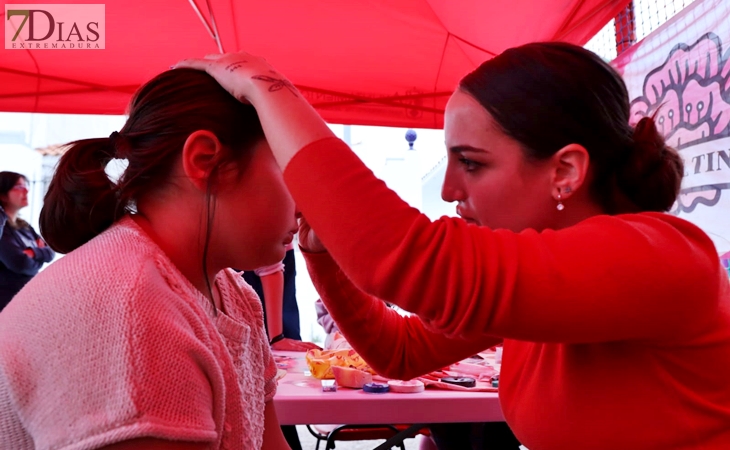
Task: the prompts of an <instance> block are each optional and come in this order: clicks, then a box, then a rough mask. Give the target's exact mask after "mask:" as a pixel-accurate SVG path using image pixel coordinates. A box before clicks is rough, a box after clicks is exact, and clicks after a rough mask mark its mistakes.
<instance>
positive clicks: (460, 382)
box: [441, 377, 477, 388]
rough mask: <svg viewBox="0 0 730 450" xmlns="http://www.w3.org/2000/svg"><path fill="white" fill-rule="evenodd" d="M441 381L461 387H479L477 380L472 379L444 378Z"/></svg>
mask: <svg viewBox="0 0 730 450" xmlns="http://www.w3.org/2000/svg"><path fill="white" fill-rule="evenodd" d="M441 381H442V382H444V383H449V384H455V385H457V386H461V387H468V388H471V387H474V386H476V385H477V380H475V379H474V378H471V377H443V378H441Z"/></svg>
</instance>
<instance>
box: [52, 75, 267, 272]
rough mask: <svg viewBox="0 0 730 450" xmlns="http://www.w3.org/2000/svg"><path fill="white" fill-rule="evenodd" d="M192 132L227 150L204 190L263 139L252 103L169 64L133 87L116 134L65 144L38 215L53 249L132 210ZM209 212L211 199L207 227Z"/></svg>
mask: <svg viewBox="0 0 730 450" xmlns="http://www.w3.org/2000/svg"><path fill="white" fill-rule="evenodd" d="M197 130H208V131H210V132H212V133H213V134H215V135H216V136H217V138H218V139H219V140H220V142H221V144H223V147H224V150H225V151H224V152H222V156H221V158H220V159H219V161H216V164H215V168H216V169H214V170H213V171H212V172H211V173H210V174H209V177H208V192H209V193H210V192H211V189H212V186H214V185H215V179H216V175H217V172H218V168H220V167H221V166H222V165H225V164H227V163H237V164H239V166H238V167H239V168H240V167H241V165H243V164H245V162H246V161H247V157H248V156H249V155H250V153H251V152H249V151H248V150H250V149H251V148H252V147H253V145H254V144H255V143H257V142H259V141H260V140H262V139H264V134H263V130H262V129H261V123H260V122H259V118H258V115H257V114H256V111H255V110H254V108H253V107H252V106H250V105H244V104H242V103H240V102H239V101H237V100H236V99H234V98H233V97H232V96H231V95H230V94H229V93H228V92H226V91H225V90H224V89H223V88H222V87H221V86H220V85H219V84H218V83H217V82H216V81H215V80H214V79H213V78H212V77H211V76H210V75H208V74H206V73H205V72H202V71H198V70H192V69H175V70H170V71H167V72H164V73H162V74H160V75H158V76H157V77H155V78H154V79H152V80H151V81H149V82H148V83H147V84H145V85H144V86H142V87H141V88H140V89H139V90H138V91H137V93H136V94H135V95H134V98H133V99H132V102H131V104H130V107H129V117H128V119H127V122H126V123H125V124H124V127H122V129H121V130H119V132H118V133H116V132H115V133H112V135H111V136H110V137H109V138H98V139H84V140H80V141H76V142H72V143H71V144H69V146H70V147H69V149H68V151H67V152H66V153H65V154H64V155H63V157H62V158H61V160H60V161H59V163H58V167H57V169H56V173H55V175H54V176H53V180H52V181H51V184H50V187H49V189H48V192H47V193H46V196H45V199H44V205H43V209H42V210H41V215H40V229H41V233H42V234H43V237H44V238H45V240H46V241H47V242H48V244H49V245H50V246H51V248H53V249H54V250H55V251H57V252H60V253H68V252H70V251H72V250H74V249H76V248H78V247H79V246H81V245H82V244H84V243H86V242H87V241H89V240H90V239H92V238H93V237H95V236H96V235H98V234H99V233H101V232H102V231H104V230H105V229H107V228H108V227H109V226H110V225H111V224H112V223H114V222H115V221H116V220H117V219H119V218H121V217H122V216H123V215H124V213H125V212H126V211H129V210H132V209H133V208H134V205H135V202H137V201H138V200H139V198H140V197H141V196H144V195H148V194H150V193H153V192H154V191H155V190H156V189H157V188H159V187H160V185H161V184H164V183H166V182H167V181H168V180H169V177H170V174H171V170H172V168H173V167H174V166H175V161H176V159H177V158H178V157H179V156H180V154H181V152H182V148H183V144H184V143H185V141H186V139H187V138H188V136H189V135H190V134H191V133H193V132H195V131H197ZM113 158H118V159H126V160H127V168H126V170H125V171H124V173H123V175H122V176H121V177H120V179H119V180H118V182H117V183H114V182H112V181H111V180H110V179H109V177H108V176H107V173H106V172H105V168H106V166H107V164H108V163H109V161H110V160H112V159H113ZM208 198H209V199H210V195H209V196H208ZM210 209H211V208H210V200H209V201H208V224H209V225H210V222H211V220H212V217H211V212H210ZM209 231H210V226H209V227H208V232H209ZM206 242H207V239H206ZM206 248H207V245H206ZM203 264H204V265H205V256H204V261H203ZM206 278H207V277H206Z"/></svg>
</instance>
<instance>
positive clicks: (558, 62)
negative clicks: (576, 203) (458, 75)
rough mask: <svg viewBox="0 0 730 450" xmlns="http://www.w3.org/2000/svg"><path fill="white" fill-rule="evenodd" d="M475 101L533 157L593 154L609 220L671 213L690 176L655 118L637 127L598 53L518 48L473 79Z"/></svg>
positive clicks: (596, 186)
mask: <svg viewBox="0 0 730 450" xmlns="http://www.w3.org/2000/svg"><path fill="white" fill-rule="evenodd" d="M459 87H460V88H461V89H462V90H464V91H465V92H467V93H468V94H470V95H471V96H473V97H474V98H475V99H476V100H477V101H478V102H479V103H480V104H481V105H482V106H483V107H484V108H485V109H486V110H487V111H488V112H489V114H490V115H491V116H492V117H493V118H494V120H495V121H496V122H497V123H498V124H499V126H500V127H501V129H502V130H503V131H504V132H505V133H506V134H507V135H508V136H510V137H512V138H513V139H515V140H517V141H518V142H520V144H522V147H523V149H524V151H525V153H526V155H527V157H528V158H532V159H535V160H544V159H548V158H550V157H551V156H552V155H553V154H555V153H556V152H557V151H558V150H560V149H561V148H563V147H565V146H566V145H568V144H579V145H581V146H583V147H584V148H585V149H586V150H587V151H588V154H589V155H590V159H591V173H592V176H593V178H592V184H591V186H590V192H591V195H592V197H593V198H594V199H596V201H597V202H598V203H599V204H600V205H601V206H602V207H603V209H604V211H605V212H606V213H608V214H619V213H628V212H639V211H667V210H668V209H669V208H670V207H671V206H672V204H673V203H674V201H675V200H676V198H677V195H678V194H679V188H680V183H681V180H682V175H683V173H684V168H683V162H682V159H681V158H680V157H679V155H678V153H677V152H676V151H675V150H674V149H672V148H669V147H667V146H666V145H665V143H664V139H663V137H662V136H661V135H660V134H659V133H658V131H657V128H656V126H655V124H654V120H653V119H652V118H649V117H645V118H643V119H642V120H641V121H640V122H639V123H638V124H637V125H636V127H635V128H632V127H631V126H630V125H629V96H628V92H627V90H626V85H625V84H624V82H623V80H622V79H621V76H620V75H619V74H618V73H617V72H616V71H615V70H614V69H613V68H612V67H611V66H610V65H608V64H607V63H606V62H604V61H603V60H602V59H601V58H600V57H598V56H597V55H595V54H594V53H592V52H590V51H588V50H586V49H584V48H582V47H578V46H575V45H572V44H566V43H559V42H548V43H532V44H527V45H523V46H521V47H516V48H511V49H509V50H506V51H505V52H504V53H502V54H500V55H499V56H496V57H495V58H493V59H491V60H489V61H487V62H485V63H483V64H482V65H481V66H479V67H478V68H477V69H476V70H474V71H473V72H472V73H470V74H468V75H467V76H465V77H464V78H463V79H462V80H461V82H460V85H459Z"/></svg>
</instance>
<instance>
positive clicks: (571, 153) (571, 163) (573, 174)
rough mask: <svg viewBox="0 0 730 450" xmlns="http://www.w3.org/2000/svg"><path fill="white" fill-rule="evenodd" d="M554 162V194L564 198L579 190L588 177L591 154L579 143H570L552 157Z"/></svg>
mask: <svg viewBox="0 0 730 450" xmlns="http://www.w3.org/2000/svg"><path fill="white" fill-rule="evenodd" d="M551 161H552V163H553V168H554V170H553V174H552V176H553V180H552V184H553V190H554V192H553V196H554V197H555V198H557V196H558V194H560V196H561V198H562V199H563V200H564V199H566V198H568V197H570V196H571V195H573V193H575V191H577V190H578V189H579V188H580V187H581V186H582V185H583V183H584V182H585V181H586V178H587V177H588V171H589V167H590V162H591V161H590V156H589V155H588V150H586V149H585V147H583V146H582V145H579V144H568V145H566V146H565V147H563V148H561V149H560V150H558V151H557V152H556V153H555V154H554V155H553V156H552V158H551Z"/></svg>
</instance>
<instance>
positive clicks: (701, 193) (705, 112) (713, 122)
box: [611, 0, 730, 254]
mask: <svg viewBox="0 0 730 450" xmlns="http://www.w3.org/2000/svg"><path fill="white" fill-rule="evenodd" d="M611 64H612V65H613V66H614V67H616V69H618V70H619V72H621V74H622V75H623V77H624V80H625V81H626V85H627V87H628V89H629V96H630V98H631V100H632V101H631V123H632V124H635V123H636V122H638V121H639V119H641V118H642V117H644V116H647V115H653V116H654V118H655V120H656V121H657V126H658V127H659V129H660V130H661V131H662V132H663V133H664V136H665V137H666V139H667V142H668V143H669V145H671V146H673V147H674V148H676V149H677V150H679V154H680V155H681V156H682V159H683V160H684V164H685V173H684V179H683V181H682V190H681V193H680V196H679V199H678V201H677V202H676V203H675V205H674V206H673V207H672V211H671V213H672V214H676V215H678V216H679V217H682V218H685V219H687V220H689V221H690V222H692V223H694V224H696V225H698V226H699V227H701V228H702V229H703V230H704V231H705V232H706V233H707V234H708V235H709V236H710V237H711V238H712V240H713V242H714V243H715V246H716V247H717V250H718V253H720V254H722V253H725V252H728V251H730V126H729V125H730V0H695V2H693V3H692V4H690V5H689V6H687V7H686V8H685V9H683V10H682V11H681V12H680V13H679V14H677V15H676V16H675V17H673V18H672V19H671V20H670V21H668V22H667V23H665V24H664V25H662V26H661V27H660V28H658V29H657V30H655V31H654V32H653V33H651V34H650V35H649V36H647V37H646V38H645V39H643V40H642V41H641V42H639V43H638V44H636V45H634V46H632V47H631V48H630V49H629V50H627V51H625V52H624V53H622V54H621V55H620V56H619V57H618V58H616V59H615V60H614V61H613V62H612V63H611Z"/></svg>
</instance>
